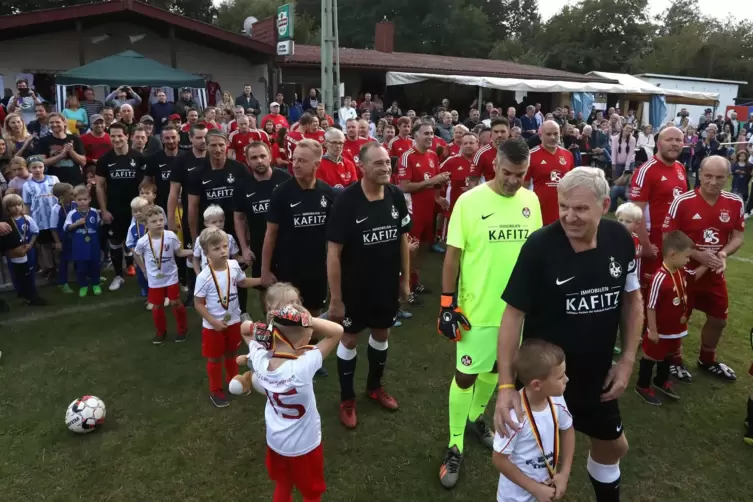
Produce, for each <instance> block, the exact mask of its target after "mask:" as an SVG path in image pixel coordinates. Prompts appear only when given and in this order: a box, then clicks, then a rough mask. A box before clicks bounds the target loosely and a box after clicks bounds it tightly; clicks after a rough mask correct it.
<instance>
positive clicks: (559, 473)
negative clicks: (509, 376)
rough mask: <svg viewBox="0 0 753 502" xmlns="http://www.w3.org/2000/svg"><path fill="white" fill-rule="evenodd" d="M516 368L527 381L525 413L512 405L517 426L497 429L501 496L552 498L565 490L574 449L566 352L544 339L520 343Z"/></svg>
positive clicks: (531, 500) (525, 501)
mask: <svg viewBox="0 0 753 502" xmlns="http://www.w3.org/2000/svg"><path fill="white" fill-rule="evenodd" d="M515 372H516V374H517V375H518V380H520V381H521V382H522V383H523V389H522V390H521V391H520V393H521V402H522V403H523V411H524V416H522V417H518V416H517V415H516V413H515V411H514V410H512V411H510V414H511V416H512V418H513V420H516V421H517V422H518V423H519V424H520V428H519V429H518V430H512V429H510V428H509V427H508V428H507V435H506V436H507V437H502V436H501V435H500V434H499V432H497V433H496V434H495V435H494V454H493V457H492V461H493V463H494V467H496V468H497V470H499V472H500V476H499V485H498V488H497V502H544V501H546V502H549V501H551V500H555V499H559V498H560V497H562V496H563V495H564V494H565V490H566V489H567V481H568V478H569V477H570V467H571V466H572V463H573V452H574V450H575V430H574V429H573V418H572V416H571V415H570V412H569V411H568V409H567V405H566V404H565V399H564V398H563V397H562V394H563V393H564V392H565V384H567V376H566V375H565V353H564V352H563V351H562V349H561V348H560V347H557V346H556V345H553V344H551V343H549V342H545V341H543V340H539V339H531V340H526V341H525V342H523V344H522V345H521V346H520V350H519V351H518V357H517V359H516V361H515Z"/></svg>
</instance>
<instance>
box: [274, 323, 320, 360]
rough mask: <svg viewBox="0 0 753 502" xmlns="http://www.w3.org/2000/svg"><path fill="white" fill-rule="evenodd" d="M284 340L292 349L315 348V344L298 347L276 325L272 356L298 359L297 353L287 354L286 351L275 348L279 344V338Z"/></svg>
mask: <svg viewBox="0 0 753 502" xmlns="http://www.w3.org/2000/svg"><path fill="white" fill-rule="evenodd" d="M278 338H279V339H280V340H282V342H283V343H284V344H285V345H287V346H288V347H290V348H291V349H293V350H295V351H298V350H311V349H313V348H314V346H313V345H304V346H302V347H299V348H296V347H295V346H294V345H293V344H292V343H291V342H290V340H288V337H286V336H285V335H283V334H282V333H281V332H280V330H279V329H277V328H276V327H273V328H272V357H279V358H281V359H298V356H297V355H295V354H287V353H285V352H277V351H276V350H275V346H276V345H277V339H278Z"/></svg>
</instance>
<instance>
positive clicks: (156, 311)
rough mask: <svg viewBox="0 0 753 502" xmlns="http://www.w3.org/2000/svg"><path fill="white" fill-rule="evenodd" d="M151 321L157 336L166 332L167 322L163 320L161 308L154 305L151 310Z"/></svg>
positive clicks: (163, 314)
mask: <svg viewBox="0 0 753 502" xmlns="http://www.w3.org/2000/svg"><path fill="white" fill-rule="evenodd" d="M152 319H153V320H154V327H155V329H156V330H157V334H158V335H160V336H162V335H164V334H165V332H166V331H167V320H166V319H165V309H163V308H162V307H159V308H157V306H156V305H155V306H154V308H152Z"/></svg>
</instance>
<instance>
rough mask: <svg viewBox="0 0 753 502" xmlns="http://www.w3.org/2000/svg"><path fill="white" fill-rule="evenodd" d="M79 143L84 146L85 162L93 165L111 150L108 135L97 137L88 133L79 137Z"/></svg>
mask: <svg viewBox="0 0 753 502" xmlns="http://www.w3.org/2000/svg"><path fill="white" fill-rule="evenodd" d="M81 143H83V145H84V151H85V152H86V162H87V163H95V162H97V160H99V158H100V157H101V156H102V155H104V154H106V153H107V152H109V151H110V150H112V143H110V135H109V134H107V133H104V134H103V135H102V136H100V137H97V136H95V135H94V134H92V133H91V131H89V132H88V133H86V134H84V135H83V136H81Z"/></svg>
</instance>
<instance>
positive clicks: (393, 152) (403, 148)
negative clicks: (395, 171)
mask: <svg viewBox="0 0 753 502" xmlns="http://www.w3.org/2000/svg"><path fill="white" fill-rule="evenodd" d="M411 148H413V139H411V138H410V137H407V138H401V137H400V136H395V137H394V138H392V140H391V141H390V144H389V147H388V148H387V151H388V152H390V157H397V158H398V159H399V158H400V157H402V156H403V154H404V153H405V152H407V151H408V150H410V149H411Z"/></svg>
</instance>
